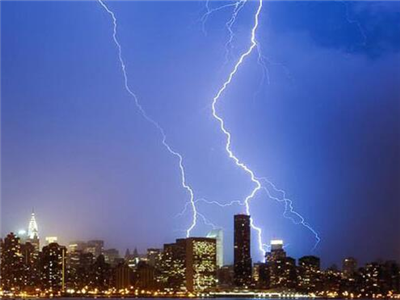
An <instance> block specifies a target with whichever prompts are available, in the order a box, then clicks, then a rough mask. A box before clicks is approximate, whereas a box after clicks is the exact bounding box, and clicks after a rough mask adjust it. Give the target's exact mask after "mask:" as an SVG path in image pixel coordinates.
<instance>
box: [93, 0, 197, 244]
mask: <svg viewBox="0 0 400 300" xmlns="http://www.w3.org/2000/svg"><path fill="white" fill-rule="evenodd" d="M98 2H99V3H100V5H101V6H102V7H103V8H104V10H105V11H106V12H107V13H108V14H109V15H110V17H111V18H112V21H113V40H114V43H115V45H116V47H117V49H118V59H119V62H120V65H121V71H122V74H123V77H124V85H125V90H126V91H127V92H128V94H129V95H130V96H131V97H132V99H133V100H134V102H135V105H136V107H137V109H138V110H139V112H140V113H141V115H142V116H143V118H144V119H146V121H148V122H149V123H151V124H152V125H153V126H154V127H155V128H156V129H157V131H158V132H159V134H160V136H161V142H162V145H163V146H164V148H165V149H166V150H167V151H168V152H169V153H170V154H171V155H173V156H174V157H175V158H176V159H177V160H178V165H179V170H180V175H181V185H182V187H183V188H184V189H185V190H186V191H187V192H188V194H189V197H190V200H189V202H188V203H190V206H191V209H192V222H191V224H190V226H189V228H188V229H187V230H186V237H189V236H190V233H191V231H192V230H193V228H194V227H195V226H196V224H197V216H198V212H197V208H196V203H195V201H194V192H193V189H192V188H191V187H190V185H189V184H188V183H187V180H186V172H185V168H184V165H183V157H182V155H181V154H180V153H179V152H177V151H175V150H173V149H172V147H171V146H170V145H169V144H168V142H167V136H166V134H165V131H164V129H163V128H162V127H161V126H160V125H159V124H158V123H157V122H156V121H155V120H154V119H152V118H151V117H150V116H149V115H148V114H147V113H146V111H145V109H144V108H143V106H142V105H141V103H140V101H139V98H138V97H137V96H136V94H135V93H134V92H133V91H132V90H131V88H130V87H129V83H128V74H127V70H126V65H125V61H124V58H123V56H122V47H121V44H120V42H119V40H118V37H117V32H118V30H117V29H118V24H117V18H116V16H115V14H114V12H113V11H111V10H110V9H109V7H108V6H107V5H106V4H105V3H104V1H103V0H98Z"/></svg>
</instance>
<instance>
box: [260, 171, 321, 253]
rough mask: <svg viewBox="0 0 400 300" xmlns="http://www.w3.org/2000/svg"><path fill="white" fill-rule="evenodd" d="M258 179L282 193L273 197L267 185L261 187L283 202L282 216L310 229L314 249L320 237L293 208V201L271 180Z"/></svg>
mask: <svg viewBox="0 0 400 300" xmlns="http://www.w3.org/2000/svg"><path fill="white" fill-rule="evenodd" d="M259 180H263V181H265V182H266V183H267V184H268V185H270V186H271V187H272V189H273V190H274V191H275V192H277V193H280V194H281V195H282V197H281V198H278V197H275V196H273V195H271V193H270V190H269V189H268V187H266V186H263V187H262V188H263V190H264V191H265V192H266V193H267V195H268V197H269V198H270V199H273V200H275V201H278V202H284V203H285V211H284V212H283V216H284V217H285V218H286V219H289V220H291V221H292V222H293V224H295V225H302V226H304V227H305V228H307V229H308V230H309V231H311V233H312V234H313V235H314V237H315V244H314V247H313V248H312V250H313V251H314V250H315V249H316V248H317V246H318V244H319V242H320V241H321V238H320V236H319V234H318V232H316V231H315V229H314V228H313V227H312V226H311V225H310V224H309V223H308V222H306V220H305V219H304V217H303V216H302V215H301V214H299V213H298V212H297V211H295V210H294V207H293V201H292V200H290V199H289V198H287V197H286V192H285V191H284V190H281V189H278V188H277V187H276V186H275V185H274V184H273V183H272V182H271V181H269V180H268V179H267V178H265V177H262V178H259ZM293 216H295V217H293Z"/></svg>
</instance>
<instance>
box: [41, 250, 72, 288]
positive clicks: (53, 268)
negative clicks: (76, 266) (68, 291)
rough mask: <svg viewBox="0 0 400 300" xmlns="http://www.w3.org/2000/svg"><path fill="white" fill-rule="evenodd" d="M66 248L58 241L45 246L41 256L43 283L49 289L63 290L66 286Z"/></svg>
mask: <svg viewBox="0 0 400 300" xmlns="http://www.w3.org/2000/svg"><path fill="white" fill-rule="evenodd" d="M66 252H67V251H66V248H65V247H64V246H60V245H58V244H57V243H52V244H49V245H48V246H45V247H43V250H42V258H41V263H40V264H41V266H40V267H41V271H42V276H43V277H42V284H43V287H44V288H45V289H47V290H52V291H61V290H63V289H64V287H65V270H66V269H65V264H66Z"/></svg>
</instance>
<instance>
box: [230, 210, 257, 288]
mask: <svg viewBox="0 0 400 300" xmlns="http://www.w3.org/2000/svg"><path fill="white" fill-rule="evenodd" d="M233 254H234V282H235V285H236V286H239V287H248V286H250V284H251V279H252V269H251V265H252V262H251V253H250V216H249V215H243V214H240V215H235V217H234V253H233Z"/></svg>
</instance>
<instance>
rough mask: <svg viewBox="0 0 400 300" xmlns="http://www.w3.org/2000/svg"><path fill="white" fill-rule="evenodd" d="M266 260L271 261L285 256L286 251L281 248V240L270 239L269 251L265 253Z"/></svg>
mask: <svg viewBox="0 0 400 300" xmlns="http://www.w3.org/2000/svg"><path fill="white" fill-rule="evenodd" d="M265 257H266V260H267V262H273V261H276V260H278V259H281V258H285V257H286V252H285V250H284V249H283V241H282V240H271V252H267V253H266V255H265Z"/></svg>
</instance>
